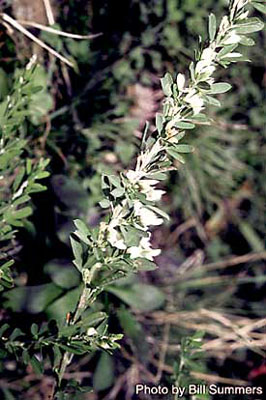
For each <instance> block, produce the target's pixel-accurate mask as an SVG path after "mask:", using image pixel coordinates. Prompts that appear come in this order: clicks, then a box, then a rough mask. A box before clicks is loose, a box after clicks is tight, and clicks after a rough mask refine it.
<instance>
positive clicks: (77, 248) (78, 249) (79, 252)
mask: <svg viewBox="0 0 266 400" xmlns="http://www.w3.org/2000/svg"><path fill="white" fill-rule="evenodd" d="M70 242H71V247H72V251H73V254H74V257H75V259H74V261H73V263H74V264H75V266H76V267H77V268H78V270H80V271H81V269H82V265H83V247H82V245H81V243H80V242H79V241H78V240H77V239H76V238H75V237H74V235H71V236H70Z"/></svg>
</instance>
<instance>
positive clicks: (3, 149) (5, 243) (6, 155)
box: [0, 57, 49, 290]
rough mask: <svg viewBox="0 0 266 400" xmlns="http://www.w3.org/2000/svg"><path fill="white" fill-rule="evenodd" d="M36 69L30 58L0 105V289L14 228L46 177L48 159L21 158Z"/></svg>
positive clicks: (5, 281) (7, 281)
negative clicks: (41, 181) (0, 248)
mask: <svg viewBox="0 0 266 400" xmlns="http://www.w3.org/2000/svg"><path fill="white" fill-rule="evenodd" d="M36 68H38V66H37V65H36V58H35V57H33V58H32V59H31V61H30V62H29V64H28V65H27V66H26V69H25V71H24V72H23V74H22V75H20V76H18V77H17V78H16V80H15V82H14V86H13V90H12V92H11V93H10V95H9V96H7V98H6V100H5V101H3V102H2V103H1V104H0V245H1V247H2V252H1V255H0V290H1V289H3V288H4V287H8V288H10V287H11V286H12V278H11V275H10V273H9V267H10V266H11V265H12V264H13V260H12V258H11V257H10V255H9V254H10V251H11V248H12V242H11V241H12V240H13V238H14V236H15V233H16V228H19V227H23V225H24V223H25V220H26V219H27V218H28V217H29V216H30V215H31V214H32V207H31V206H30V204H29V201H30V195H32V194H33V193H37V192H41V191H43V190H45V189H46V187H45V186H44V185H41V184H40V183H39V182H38V181H39V180H41V179H44V178H46V177H48V176H49V173H48V172H47V171H46V170H45V169H46V167H47V165H48V163H49V160H44V159H43V158H41V159H39V160H33V159H31V158H30V156H29V155H28V156H27V157H23V156H24V155H25V153H27V146H28V141H27V139H26V138H25V134H24V130H23V124H24V121H25V119H26V118H27V116H28V114H29V105H30V103H31V101H32V96H33V95H34V94H35V93H37V92H38V91H40V90H41V89H42V87H40V86H36V85H35V84H34V83H33V82H32V81H33V77H34V74H35V70H36ZM11 253H12V251H11ZM2 260H4V262H3V261H2Z"/></svg>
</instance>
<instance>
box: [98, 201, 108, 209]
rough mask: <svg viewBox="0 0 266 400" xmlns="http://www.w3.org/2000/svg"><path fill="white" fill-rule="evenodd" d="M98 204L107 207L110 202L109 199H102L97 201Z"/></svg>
mask: <svg viewBox="0 0 266 400" xmlns="http://www.w3.org/2000/svg"><path fill="white" fill-rule="evenodd" d="M99 204H100V206H101V207H102V208H109V207H110V204H111V203H110V201H109V200H107V199H103V200H102V201H100V202H99Z"/></svg>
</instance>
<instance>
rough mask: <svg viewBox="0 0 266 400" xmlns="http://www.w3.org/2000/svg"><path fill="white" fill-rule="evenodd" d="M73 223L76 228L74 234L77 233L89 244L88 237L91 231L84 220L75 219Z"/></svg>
mask: <svg viewBox="0 0 266 400" xmlns="http://www.w3.org/2000/svg"><path fill="white" fill-rule="evenodd" d="M73 222H74V225H75V227H76V228H77V231H75V235H77V236H78V237H79V238H80V239H81V240H82V241H83V242H84V243H86V244H90V243H91V242H90V240H89V239H88V238H89V237H90V236H91V231H90V230H89V228H88V227H87V225H86V224H85V222H83V221H81V220H80V219H75V220H74V221H73Z"/></svg>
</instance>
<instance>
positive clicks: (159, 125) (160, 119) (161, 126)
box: [155, 113, 164, 134]
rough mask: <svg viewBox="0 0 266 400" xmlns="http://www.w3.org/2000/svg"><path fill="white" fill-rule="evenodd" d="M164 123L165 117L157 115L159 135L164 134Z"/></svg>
mask: <svg viewBox="0 0 266 400" xmlns="http://www.w3.org/2000/svg"><path fill="white" fill-rule="evenodd" d="M163 123H164V117H163V115H162V114H159V113H157V114H156V122H155V124H156V129H157V131H158V133H159V134H161V133H162V130H163Z"/></svg>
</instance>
